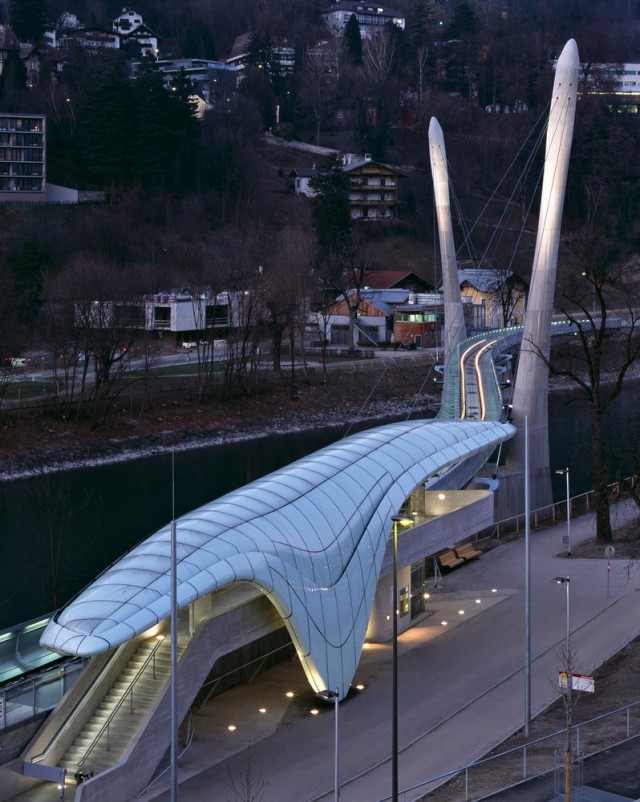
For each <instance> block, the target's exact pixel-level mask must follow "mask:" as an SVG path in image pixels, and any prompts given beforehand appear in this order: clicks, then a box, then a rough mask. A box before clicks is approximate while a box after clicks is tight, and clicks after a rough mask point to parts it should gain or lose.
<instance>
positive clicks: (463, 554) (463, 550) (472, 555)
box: [455, 543, 482, 563]
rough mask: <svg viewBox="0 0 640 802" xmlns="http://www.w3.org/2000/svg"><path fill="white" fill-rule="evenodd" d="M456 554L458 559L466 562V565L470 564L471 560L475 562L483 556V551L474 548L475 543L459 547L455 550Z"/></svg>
mask: <svg viewBox="0 0 640 802" xmlns="http://www.w3.org/2000/svg"><path fill="white" fill-rule="evenodd" d="M455 553H456V557H460V559H461V560H464V562H466V563H468V562H469V560H475V559H476V558H477V557H479V556H480V555H481V554H482V552H481V551H478V549H475V548H474V547H473V543H465V544H464V546H458V548H457V549H455Z"/></svg>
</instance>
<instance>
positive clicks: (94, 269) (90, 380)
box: [51, 254, 144, 425]
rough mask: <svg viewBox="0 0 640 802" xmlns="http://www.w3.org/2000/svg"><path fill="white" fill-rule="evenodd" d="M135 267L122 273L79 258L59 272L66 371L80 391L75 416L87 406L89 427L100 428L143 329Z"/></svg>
mask: <svg viewBox="0 0 640 802" xmlns="http://www.w3.org/2000/svg"><path fill="white" fill-rule="evenodd" d="M135 276H136V270H135V267H133V266H132V268H131V269H125V268H120V267H117V266H115V265H113V264H109V263H106V262H105V261H103V260H100V259H95V258H94V257H91V256H88V255H86V254H80V255H79V256H78V257H77V258H76V259H75V260H74V261H73V262H72V263H70V264H69V265H68V266H67V268H66V270H64V271H63V273H62V275H61V277H60V281H59V283H58V285H57V290H58V292H59V295H58V297H57V298H55V299H51V300H52V301H53V302H55V303H56V304H57V306H58V308H60V307H61V306H62V307H66V309H65V312H64V317H65V319H66V321H67V325H68V326H69V329H68V331H67V336H68V340H67V342H66V343H64V346H65V351H64V352H63V354H64V356H65V358H67V357H68V358H69V360H70V361H69V362H67V363H66V364H67V366H68V367H70V368H71V369H72V371H73V377H74V381H75V377H76V373H79V383H80V392H79V394H78V395H77V402H78V403H77V406H76V414H80V408H81V405H82V404H83V402H85V401H88V402H89V403H90V408H91V415H92V420H93V423H94V425H99V424H100V423H102V422H103V421H104V419H105V417H106V415H108V413H109V410H110V408H111V406H112V405H113V402H114V400H115V398H116V397H117V395H118V394H119V393H120V392H122V390H123V389H124V388H125V386H126V385H125V384H124V383H123V382H122V381H119V380H121V379H122V378H123V376H124V375H125V372H126V369H127V367H128V364H129V360H130V359H131V355H132V346H133V345H134V343H135V342H136V340H137V339H138V337H139V335H140V332H141V331H142V330H143V328H144V303H143V300H142V295H141V294H138V292H137V288H136V282H135V279H134V277H135Z"/></svg>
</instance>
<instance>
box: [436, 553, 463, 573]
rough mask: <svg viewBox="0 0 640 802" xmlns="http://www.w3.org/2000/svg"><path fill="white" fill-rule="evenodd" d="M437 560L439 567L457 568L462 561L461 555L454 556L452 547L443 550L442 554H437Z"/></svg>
mask: <svg viewBox="0 0 640 802" xmlns="http://www.w3.org/2000/svg"><path fill="white" fill-rule="evenodd" d="M437 560H438V562H439V563H440V567H441V568H457V566H458V565H462V563H463V562H464V560H463V559H462V558H461V557H457V556H456V553H455V551H453V550H452V549H451V550H449V551H443V552H442V554H438V555H437Z"/></svg>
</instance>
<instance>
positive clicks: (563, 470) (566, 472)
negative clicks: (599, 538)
mask: <svg viewBox="0 0 640 802" xmlns="http://www.w3.org/2000/svg"><path fill="white" fill-rule="evenodd" d="M556 473H557V474H558V475H559V476H563V475H564V476H565V477H566V480H567V534H566V535H565V541H566V544H567V557H571V491H570V489H569V468H560V469H559V470H557V471H556Z"/></svg>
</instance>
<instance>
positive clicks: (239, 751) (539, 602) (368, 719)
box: [141, 507, 640, 802]
mask: <svg viewBox="0 0 640 802" xmlns="http://www.w3.org/2000/svg"><path fill="white" fill-rule="evenodd" d="M632 514H634V511H633V508H631V507H620V508H618V510H617V511H616V512H615V515H616V516H617V517H616V525H617V524H618V523H620V522H621V521H622V519H623V518H624V517H625V516H630V515H632ZM572 524H573V525H572V542H573V543H574V544H575V543H578V542H580V541H581V540H584V539H588V538H591V537H593V533H594V526H595V522H594V519H593V516H592V515H587V516H584V517H582V518H580V519H575V520H574V521H573V522H572ZM565 531H566V525H565V524H564V523H561V524H558V525H556V526H553V527H551V528H549V529H546V530H542V531H537V532H533V533H532V535H531V565H532V571H531V590H532V672H531V673H532V710H533V713H534V715H535V714H537V713H539V712H540V711H542V710H543V709H544V708H545V707H547V705H549V704H550V703H551V702H553V701H554V700H555V699H557V698H558V693H559V692H558V689H557V676H558V668H559V666H560V664H561V661H562V657H561V649H562V646H563V644H564V641H565V635H566V617H565V610H566V607H565V590H564V587H563V586H558V585H555V584H553V583H551V582H550V580H551V579H552V578H553V577H555V576H564V575H567V576H569V577H570V579H571V586H570V592H571V606H570V613H571V638H572V651H575V653H576V671H577V672H579V673H583V674H589V673H590V672H592V671H593V670H594V669H595V668H596V667H597V666H598V665H600V664H601V663H602V662H603V661H604V660H606V659H607V658H609V657H610V656H611V655H613V654H614V653H616V652H617V651H618V650H619V649H620V648H621V647H622V646H624V645H625V644H626V643H628V642H629V641H630V640H632V639H634V638H635V637H636V636H637V635H638V634H640V593H638V592H637V591H638V590H639V589H640V578H639V576H638V573H637V572H636V571H635V570H634V572H633V573H632V575H631V576H628V573H627V562H626V561H624V560H614V561H612V563H611V572H610V578H609V582H608V580H607V561H606V559H605V558H604V556H603V559H602V560H594V559H591V560H587V559H576V558H570V559H566V558H563V557H559V556H558V555H559V554H561V553H562V551H563V545H562V536H563V535H564V533H565ZM524 556H525V544H524V539H523V538H521V539H519V540H516V541H513V542H509V543H505V544H503V545H501V546H499V547H498V548H494V549H492V550H490V551H488V552H487V553H485V554H484V555H483V556H482V557H481V558H480V559H479V560H476V561H474V562H473V563H469V564H468V565H465V566H464V567H462V568H459V569H457V570H456V571H454V572H452V573H451V574H449V575H448V576H446V577H444V579H443V580H442V582H441V583H440V585H439V587H438V588H437V589H436V590H435V591H434V592H433V593H432V598H431V599H430V601H429V609H430V611H431V613H430V615H428V616H427V617H426V618H425V619H424V621H423V622H422V623H421V624H420V625H418V626H416V627H415V628H413V629H412V630H410V631H408V632H406V633H405V634H403V635H401V636H400V647H399V655H400V657H399V708H400V726H399V744H400V757H399V787H400V789H401V790H402V789H406V788H409V787H411V786H416V785H418V784H420V783H422V782H424V781H425V780H426V779H428V778H431V777H435V776H438V775H440V774H443V773H444V772H447V771H451V770H455V769H456V768H458V767H461V766H464V765H466V764H468V763H470V762H472V761H473V760H475V759H477V758H479V757H481V756H482V755H484V754H486V753H487V752H488V751H489V750H490V749H491V748H492V747H494V746H495V745H497V744H499V743H501V742H502V741H503V740H504V739H505V738H506V737H508V736H509V735H511V734H512V733H513V732H514V731H515V730H517V729H519V728H520V727H522V725H523V721H524V686H525V681H524V671H523V663H524V642H523V630H524V609H525V608H524V592H523V585H524ZM444 621H446V622H447V623H446V624H444V623H443V622H444ZM356 683H361V684H362V685H363V686H364V689H363V690H362V691H356V692H354V693H353V694H352V696H351V697H350V698H348V699H347V700H346V701H345V702H343V703H342V704H341V705H340V709H339V732H340V784H341V795H340V799H341V802H378V801H379V800H383V799H385V798H387V797H388V796H389V795H390V793H391V764H390V746H391V729H390V728H391V648H390V646H386V645H385V646H375V647H372V648H370V649H367V650H366V651H365V652H364V653H363V657H362V660H361V663H360V667H359V670H358V673H357V675H356ZM287 692H293V693H294V696H293V697H287V696H286V694H287ZM318 707H319V705H318V703H317V700H316V699H315V698H314V696H313V694H312V693H311V691H310V690H309V688H308V686H307V683H306V680H305V677H304V675H303V672H302V669H301V668H300V666H299V665H298V664H297V663H295V662H294V663H286V664H284V665H281V666H279V667H276V668H274V669H271V670H269V671H267V672H266V673H265V674H263V675H261V676H259V677H257V678H256V679H255V681H254V682H253V683H251V684H250V685H244V686H241V687H237V688H235V689H234V690H232V691H229V692H227V693H225V694H223V695H222V696H220V697H217V698H215V699H214V700H212V701H211V702H209V703H208V704H207V705H206V706H205V707H204V708H203V709H202V710H200V711H198V712H197V713H196V714H195V717H194V724H195V738H194V742H193V744H192V746H191V748H190V750H189V751H188V752H187V754H186V755H185V756H184V757H183V759H182V761H181V767H180V800H181V801H183V802H203V800H205V799H211V800H225V799H229V800H234V799H235V798H236V797H234V795H233V791H232V785H231V784H232V780H235V782H236V783H238V784H240V783H242V782H243V781H245V780H246V779H247V777H248V776H249V774H250V775H251V777H253V778H254V779H256V780H257V779H262V780H264V782H265V788H264V795H263V797H262V798H261V799H262V802H285V801H286V802H330V800H332V799H334V794H333V772H334V762H333V760H334V717H333V710H332V708H331V707H328V708H327V707H323V708H322V709H321V712H320V713H319V714H318V715H315V716H314V715H312V714H311V712H310V711H311V710H312V709H314V708H318ZM261 709H262V710H264V711H265V712H260V710H261ZM229 726H235V727H236V729H235V730H233V731H230V730H229V729H228V727H229ZM247 767H249V769H248V768H247ZM167 788H168V779H163V780H161V781H160V782H159V783H158V784H157V785H156V787H155V788H154V789H152V790H151V791H148V792H147V793H146V794H144V795H143V796H142V797H141V798H142V799H144V800H151V799H154V800H161V801H162V802H165V800H166V801H168V800H169V794H168V792H167ZM426 790H428V787H423V788H421V789H420V790H416V791H415V792H412V793H407V794H405V795H401V799H402V800H403V802H409V800H411V799H416V798H418V797H419V796H420V794H421V793H424V792H425V791H426Z"/></svg>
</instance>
